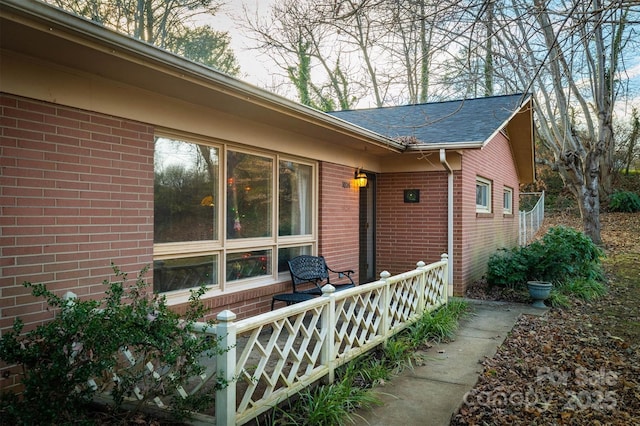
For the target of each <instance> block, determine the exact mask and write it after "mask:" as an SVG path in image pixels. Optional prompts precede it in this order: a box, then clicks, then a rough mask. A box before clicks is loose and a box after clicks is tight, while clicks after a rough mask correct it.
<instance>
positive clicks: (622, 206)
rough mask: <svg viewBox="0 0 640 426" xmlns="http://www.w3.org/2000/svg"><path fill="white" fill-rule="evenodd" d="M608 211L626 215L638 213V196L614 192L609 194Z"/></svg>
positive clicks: (639, 208) (639, 209) (639, 203)
mask: <svg viewBox="0 0 640 426" xmlns="http://www.w3.org/2000/svg"><path fill="white" fill-rule="evenodd" d="M609 210H611V211H613V212H627V213H633V212H638V211H640V196H638V194H636V193H635V192H630V191H616V192H614V193H613V194H611V198H610V200H609Z"/></svg>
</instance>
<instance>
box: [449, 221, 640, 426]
mask: <svg viewBox="0 0 640 426" xmlns="http://www.w3.org/2000/svg"><path fill="white" fill-rule="evenodd" d="M565 219H566V217H564V218H560V219H558V218H550V220H548V223H547V226H555V225H558V224H565V225H567V223H562V222H563V220H565ZM571 220H572V221H573V222H571V223H570V224H569V225H571V224H573V225H576V223H575V222H576V221H575V218H572V219H571ZM558 222H560V223H558ZM602 224H603V226H602V236H603V240H604V241H605V244H606V248H607V255H608V258H607V261H606V262H605V269H606V271H607V273H608V274H609V276H610V280H609V293H608V294H607V296H605V297H604V298H602V299H599V300H596V301H593V302H578V301H575V302H574V303H573V306H572V307H571V308H569V309H564V310H556V309H552V310H550V311H549V312H548V313H547V314H546V315H545V316H544V317H533V316H522V317H521V318H520V319H519V320H518V322H517V323H516V325H515V327H514V328H513V330H512V331H511V333H510V335H509V337H508V338H507V339H506V340H505V342H504V344H503V345H502V346H501V347H500V348H499V350H498V352H497V353H496V355H495V356H494V357H492V358H490V359H485V361H484V362H483V371H482V373H481V374H480V377H479V379H478V382H477V384H476V386H475V387H474V389H473V390H471V391H470V392H469V393H468V394H467V395H466V397H465V400H464V403H463V404H462V407H461V408H460V410H459V411H458V413H457V414H456V415H454V416H453V418H452V421H451V424H452V425H463V424H468V425H482V424H514V425H531V424H539V425H540V424H558V425H629V424H640V255H638V254H639V253H640V241H639V239H638V235H637V233H636V230H638V229H640V214H637V213H636V214H628V213H626V214H622V213H615V214H614V213H609V214H604V215H603V216H602ZM577 225H578V226H579V223H577ZM475 291H477V292H478V293H481V290H480V289H476V290H475ZM491 297H492V296H491V295H487V294H484V298H491ZM481 298H483V297H482V296H481Z"/></svg>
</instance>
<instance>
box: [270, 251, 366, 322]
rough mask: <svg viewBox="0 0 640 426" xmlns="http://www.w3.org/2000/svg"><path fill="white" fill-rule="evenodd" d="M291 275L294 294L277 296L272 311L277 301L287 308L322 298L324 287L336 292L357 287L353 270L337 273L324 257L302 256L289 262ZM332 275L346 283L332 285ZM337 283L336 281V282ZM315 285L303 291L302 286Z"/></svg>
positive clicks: (274, 298)
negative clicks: (315, 298)
mask: <svg viewBox="0 0 640 426" xmlns="http://www.w3.org/2000/svg"><path fill="white" fill-rule="evenodd" d="M287 265H288V267H289V273H290V274H291V285H292V286H293V292H292V293H282V294H276V295H274V296H273V299H272V300H271V310H273V305H274V303H275V302H276V301H280V302H285V303H286V304H287V306H289V305H291V304H293V303H299V302H304V301H305V300H309V299H312V298H314V297H315V296H320V295H321V294H322V287H323V286H325V285H327V284H331V285H332V286H334V287H335V289H336V291H340V290H345V289H347V288H353V287H355V285H356V283H355V282H354V281H353V278H351V274H354V273H355V272H354V271H353V270H351V269H349V270H346V271H335V270H333V269H331V268H329V266H327V262H326V261H325V260H324V257H322V256H309V255H306V254H305V255H300V256H296V257H294V258H293V259H291V260H289V261H288V262H287ZM331 274H334V275H336V276H337V279H345V280H346V281H348V282H345V283H332V282H331ZM334 281H335V280H334ZM306 284H313V287H311V288H308V289H301V288H300V287H301V286H304V285H306Z"/></svg>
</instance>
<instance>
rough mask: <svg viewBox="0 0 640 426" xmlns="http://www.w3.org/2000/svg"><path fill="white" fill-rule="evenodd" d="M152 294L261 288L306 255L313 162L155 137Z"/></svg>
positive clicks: (311, 242) (311, 237)
mask: <svg viewBox="0 0 640 426" xmlns="http://www.w3.org/2000/svg"><path fill="white" fill-rule="evenodd" d="M154 169H155V182H154V291H156V292H162V293H165V292H171V291H179V290H186V289H191V288H194V287H199V286H201V285H203V284H205V285H207V286H217V287H218V288H220V289H221V290H224V289H225V288H226V287H227V286H228V285H234V284H236V283H257V284H263V283H269V282H274V281H275V280H276V279H277V278H278V275H279V274H281V273H286V272H287V264H286V261H287V260H288V259H290V258H291V257H294V256H297V255H299V254H313V251H314V250H313V248H314V247H315V232H314V231H313V229H314V226H313V224H314V220H315V218H314V212H313V206H314V205H315V203H314V199H315V189H314V188H315V185H314V174H315V165H314V164H312V163H305V162H301V161H297V160H294V159H290V158H285V157H283V156H281V155H278V154H269V153H264V152H252V151H247V150H239V149H236V148H234V147H228V146H225V145H224V144H220V145H214V144H209V143H203V142H194V141H187V140H180V139H174V138H168V137H156V141H155V158H154Z"/></svg>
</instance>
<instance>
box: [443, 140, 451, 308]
mask: <svg viewBox="0 0 640 426" xmlns="http://www.w3.org/2000/svg"><path fill="white" fill-rule="evenodd" d="M440 163H442V166H443V167H444V168H445V169H446V170H447V252H448V253H447V254H448V255H449V265H448V267H447V270H448V272H449V277H448V281H449V285H448V286H447V296H453V169H452V168H451V166H450V165H449V163H447V152H446V151H445V149H444V148H440Z"/></svg>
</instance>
